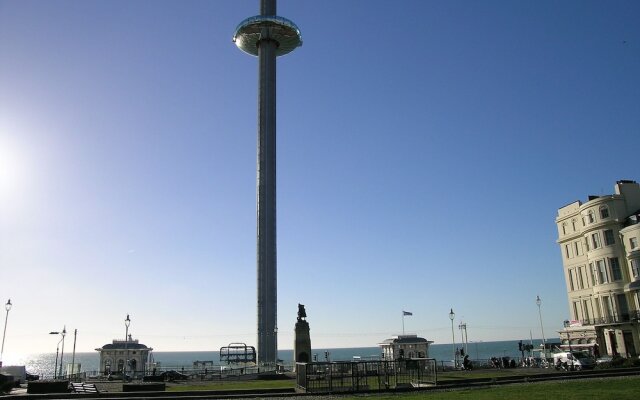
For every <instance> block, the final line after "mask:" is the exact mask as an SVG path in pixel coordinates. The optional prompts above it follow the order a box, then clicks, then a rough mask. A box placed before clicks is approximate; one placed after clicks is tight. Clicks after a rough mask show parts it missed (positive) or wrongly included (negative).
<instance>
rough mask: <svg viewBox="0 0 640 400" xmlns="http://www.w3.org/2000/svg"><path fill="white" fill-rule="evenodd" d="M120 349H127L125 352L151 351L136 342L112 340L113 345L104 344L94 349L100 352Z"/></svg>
mask: <svg viewBox="0 0 640 400" xmlns="http://www.w3.org/2000/svg"><path fill="white" fill-rule="evenodd" d="M121 349H127V350H145V349H147V350H149V351H151V350H153V349H152V348H150V347H147V346H145V345H144V344H142V343H138V341H137V340H130V341H127V342H125V341H124V340H114V341H113V343H108V344H105V345H104V346H102V347H100V348H98V349H96V350H98V351H100V350H121Z"/></svg>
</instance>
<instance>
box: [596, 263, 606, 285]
mask: <svg viewBox="0 0 640 400" xmlns="http://www.w3.org/2000/svg"><path fill="white" fill-rule="evenodd" d="M596 274H597V276H598V283H599V284H601V285H602V284H603V283H609V276H608V275H607V265H606V264H605V263H604V260H598V261H596Z"/></svg>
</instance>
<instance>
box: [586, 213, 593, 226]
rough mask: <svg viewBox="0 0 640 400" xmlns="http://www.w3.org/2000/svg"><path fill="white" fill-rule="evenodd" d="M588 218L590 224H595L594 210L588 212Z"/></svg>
mask: <svg viewBox="0 0 640 400" xmlns="http://www.w3.org/2000/svg"><path fill="white" fill-rule="evenodd" d="M587 220H588V221H589V223H590V224H593V222H594V221H595V218H594V216H593V211H589V213H588V214H587Z"/></svg>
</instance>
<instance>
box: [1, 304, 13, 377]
mask: <svg viewBox="0 0 640 400" xmlns="http://www.w3.org/2000/svg"><path fill="white" fill-rule="evenodd" d="M11 306H12V304H11V299H9V300H7V304H5V305H4V309H5V310H7V314H6V315H5V317H4V333H3V334H2V348H1V349H0V367H2V354H3V353H4V337H5V336H6V334H7V320H8V319H9V310H11Z"/></svg>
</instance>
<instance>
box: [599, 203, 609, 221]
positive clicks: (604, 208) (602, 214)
mask: <svg viewBox="0 0 640 400" xmlns="http://www.w3.org/2000/svg"><path fill="white" fill-rule="evenodd" d="M600 218H601V219H605V218H609V208H607V206H602V207H600Z"/></svg>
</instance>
